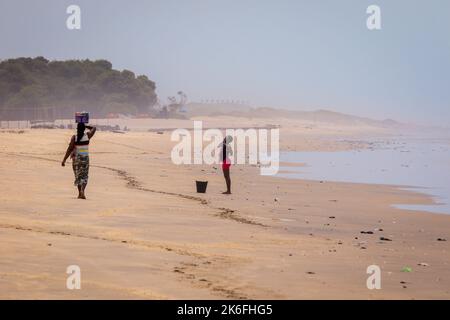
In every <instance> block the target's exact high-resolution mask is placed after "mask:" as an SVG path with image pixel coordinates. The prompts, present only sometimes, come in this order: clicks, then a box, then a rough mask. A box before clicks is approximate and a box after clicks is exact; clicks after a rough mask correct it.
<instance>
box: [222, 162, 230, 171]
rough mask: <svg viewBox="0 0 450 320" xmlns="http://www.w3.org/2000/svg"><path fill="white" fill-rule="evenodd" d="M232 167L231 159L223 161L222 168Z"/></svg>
mask: <svg viewBox="0 0 450 320" xmlns="http://www.w3.org/2000/svg"><path fill="white" fill-rule="evenodd" d="M230 167H231V161H230V160H225V162H224V163H222V169H223V170H228V169H230Z"/></svg>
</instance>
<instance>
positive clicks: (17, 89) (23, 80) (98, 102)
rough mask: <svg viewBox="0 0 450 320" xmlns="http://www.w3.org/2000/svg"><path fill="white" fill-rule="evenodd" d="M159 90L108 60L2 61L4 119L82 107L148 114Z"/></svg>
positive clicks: (65, 113)
mask: <svg viewBox="0 0 450 320" xmlns="http://www.w3.org/2000/svg"><path fill="white" fill-rule="evenodd" d="M155 89H156V86H155V83H154V82H153V81H151V80H150V79H148V77H147V76H145V75H140V76H136V75H135V74H134V73H133V72H132V71H129V70H123V71H118V70H115V69H113V68H112V64H111V63H110V62H109V61H107V60H96V61H92V60H89V59H87V60H66V61H49V60H47V59H45V58H44V57H37V58H17V59H8V60H3V61H1V62H0V118H1V119H2V120H8V119H10V120H14V119H23V120H33V119H37V118H49V117H50V118H51V117H53V118H67V117H73V113H74V111H83V110H86V111H89V112H90V113H91V115H92V117H105V116H106V115H107V114H110V113H123V114H132V115H136V114H148V113H151V111H152V108H153V106H154V105H155V103H156V102H157V96H156V92H155ZM49 113H50V115H49Z"/></svg>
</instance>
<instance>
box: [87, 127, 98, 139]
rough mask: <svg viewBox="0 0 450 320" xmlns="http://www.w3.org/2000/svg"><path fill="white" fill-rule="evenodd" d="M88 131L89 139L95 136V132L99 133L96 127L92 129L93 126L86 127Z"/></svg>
mask: <svg viewBox="0 0 450 320" xmlns="http://www.w3.org/2000/svg"><path fill="white" fill-rule="evenodd" d="M86 128H87V129H89V132H88V133H87V136H88V138H89V139H90V138H92V137H93V136H94V134H95V131H97V128H96V127H92V126H86Z"/></svg>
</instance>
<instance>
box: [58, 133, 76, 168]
mask: <svg viewBox="0 0 450 320" xmlns="http://www.w3.org/2000/svg"><path fill="white" fill-rule="evenodd" d="M73 148H75V136H72V139H71V140H70V143H69V146H68V147H67V151H66V155H65V156H64V159H63V161H62V162H61V165H62V166H63V167H64V166H65V165H66V160H67V158H69V157H70V154H71V153H72V151H73Z"/></svg>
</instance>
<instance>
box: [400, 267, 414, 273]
mask: <svg viewBox="0 0 450 320" xmlns="http://www.w3.org/2000/svg"><path fill="white" fill-rule="evenodd" d="M401 272H412V268H411V267H403V268H402V270H401Z"/></svg>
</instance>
